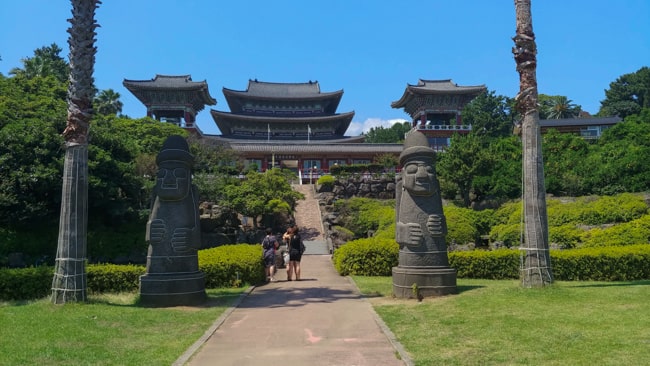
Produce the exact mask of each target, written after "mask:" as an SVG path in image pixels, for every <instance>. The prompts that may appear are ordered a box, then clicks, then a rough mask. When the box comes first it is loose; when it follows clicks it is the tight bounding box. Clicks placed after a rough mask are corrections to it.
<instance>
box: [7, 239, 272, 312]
mask: <svg viewBox="0 0 650 366" xmlns="http://www.w3.org/2000/svg"><path fill="white" fill-rule="evenodd" d="M199 270H200V271H202V272H203V273H205V276H206V279H205V282H206V283H205V285H206V288H219V287H233V286H236V287H239V286H243V285H245V284H256V283H260V282H262V281H264V266H263V263H262V248H261V246H260V245H250V244H237V245H225V246H220V247H217V248H211V249H206V250H200V251H199ZM143 274H145V267H144V266H138V265H116V264H90V265H88V266H87V267H86V275H87V281H88V282H87V283H88V292H95V293H104V292H131V291H138V288H139V286H140V276H141V275H143ZM53 276H54V268H53V267H51V266H40V267H30V268H19V269H0V300H27V299H37V298H42V297H46V296H49V294H50V291H51V286H52V278H53Z"/></svg>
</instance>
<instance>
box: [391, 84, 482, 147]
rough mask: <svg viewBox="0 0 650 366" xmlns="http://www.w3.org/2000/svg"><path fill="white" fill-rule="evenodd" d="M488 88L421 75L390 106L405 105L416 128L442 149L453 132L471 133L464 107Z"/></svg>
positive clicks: (431, 144)
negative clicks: (416, 81) (466, 121)
mask: <svg viewBox="0 0 650 366" xmlns="http://www.w3.org/2000/svg"><path fill="white" fill-rule="evenodd" d="M486 91H487V88H486V87H485V85H476V86H458V85H456V84H455V83H453V82H452V81H451V79H446V80H423V79H420V80H419V81H418V83H417V84H416V85H411V84H407V85H406V89H405V90H404V94H403V95H402V97H401V98H400V99H399V100H397V101H394V102H392V103H391V107H393V108H404V112H406V113H407V114H408V115H409V116H411V119H412V121H413V128H414V129H417V130H418V131H420V132H422V133H423V134H424V135H425V136H426V137H427V139H428V140H429V145H430V146H431V147H432V148H433V149H434V150H437V151H442V150H444V149H445V148H446V147H447V146H449V142H450V139H451V136H452V135H453V134H454V133H458V134H468V133H470V131H471V130H472V126H471V125H467V124H464V123H463V121H462V116H461V111H462V110H463V108H465V106H466V105H467V103H469V102H471V101H472V100H473V99H474V98H476V97H477V96H479V95H480V94H482V93H484V92H486Z"/></svg>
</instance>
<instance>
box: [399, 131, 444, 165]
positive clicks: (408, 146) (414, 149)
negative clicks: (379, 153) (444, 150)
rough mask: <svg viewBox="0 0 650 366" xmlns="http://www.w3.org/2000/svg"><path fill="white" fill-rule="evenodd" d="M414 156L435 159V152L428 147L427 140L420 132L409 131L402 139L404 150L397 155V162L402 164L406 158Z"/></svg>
mask: <svg viewBox="0 0 650 366" xmlns="http://www.w3.org/2000/svg"><path fill="white" fill-rule="evenodd" d="M416 156H423V157H430V158H433V159H435V158H436V152H435V151H434V150H433V149H432V148H431V147H429V141H428V140H427V137H426V136H425V135H424V134H423V133H422V132H420V131H411V132H409V133H408V134H407V135H406V139H405V140H404V150H402V153H401V154H400V155H399V163H400V165H404V162H406V160H408V159H410V158H413V157H416Z"/></svg>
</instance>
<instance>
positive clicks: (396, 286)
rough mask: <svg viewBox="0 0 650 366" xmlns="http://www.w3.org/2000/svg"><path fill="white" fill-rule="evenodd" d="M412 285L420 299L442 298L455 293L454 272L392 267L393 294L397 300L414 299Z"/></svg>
mask: <svg viewBox="0 0 650 366" xmlns="http://www.w3.org/2000/svg"><path fill="white" fill-rule="evenodd" d="M413 284H417V290H418V292H419V294H420V295H421V296H422V297H434V296H444V295H451V294H455V293H456V289H457V288H456V270H455V269H453V268H450V267H446V268H403V267H393V294H394V295H395V297H397V298H402V299H411V298H416V297H417V294H416V292H415V291H414V288H413Z"/></svg>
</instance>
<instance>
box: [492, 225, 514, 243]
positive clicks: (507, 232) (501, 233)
mask: <svg viewBox="0 0 650 366" xmlns="http://www.w3.org/2000/svg"><path fill="white" fill-rule="evenodd" d="M490 241H492V242H495V241H499V242H502V243H503V245H505V246H507V247H509V248H510V247H517V246H519V243H521V224H520V223H516V224H505V225H504V224H501V225H495V226H494V227H492V230H491V231H490Z"/></svg>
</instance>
